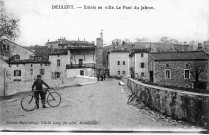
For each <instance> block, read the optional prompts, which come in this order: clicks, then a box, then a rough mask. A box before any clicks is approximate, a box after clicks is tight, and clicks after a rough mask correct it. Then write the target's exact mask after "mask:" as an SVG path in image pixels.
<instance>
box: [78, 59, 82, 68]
mask: <svg viewBox="0 0 209 135" xmlns="http://www.w3.org/2000/svg"><path fill="white" fill-rule="evenodd" d="M82 66H83V59H79V67H82Z"/></svg>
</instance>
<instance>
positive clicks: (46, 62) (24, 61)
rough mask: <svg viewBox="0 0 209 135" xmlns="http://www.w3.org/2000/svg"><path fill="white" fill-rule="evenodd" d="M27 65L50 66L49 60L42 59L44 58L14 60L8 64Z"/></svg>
mask: <svg viewBox="0 0 209 135" xmlns="http://www.w3.org/2000/svg"><path fill="white" fill-rule="evenodd" d="M27 63H37V64H39V63H40V64H42V63H44V64H50V62H49V61H48V59H42V58H32V59H24V60H13V61H10V62H8V64H27Z"/></svg>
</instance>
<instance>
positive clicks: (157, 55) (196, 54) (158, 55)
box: [149, 51, 209, 61]
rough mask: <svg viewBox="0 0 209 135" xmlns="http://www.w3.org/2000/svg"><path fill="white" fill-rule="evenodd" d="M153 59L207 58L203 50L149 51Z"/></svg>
mask: <svg viewBox="0 0 209 135" xmlns="http://www.w3.org/2000/svg"><path fill="white" fill-rule="evenodd" d="M149 56H150V57H151V58H152V59H153V60H154V61H177V60H208V58H209V57H208V56H207V54H206V53H205V52H203V51H187V52H154V53H149Z"/></svg>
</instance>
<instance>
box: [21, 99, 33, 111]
mask: <svg viewBox="0 0 209 135" xmlns="http://www.w3.org/2000/svg"><path fill="white" fill-rule="evenodd" d="M21 107H22V109H23V110H25V111H33V110H34V109H35V108H36V100H35V97H34V96H31V95H30V96H26V97H24V98H23V99H22V100H21Z"/></svg>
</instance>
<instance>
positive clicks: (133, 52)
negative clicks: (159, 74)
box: [130, 48, 150, 56]
mask: <svg viewBox="0 0 209 135" xmlns="http://www.w3.org/2000/svg"><path fill="white" fill-rule="evenodd" d="M149 51H150V50H149V49H148V48H146V49H144V48H143V49H133V50H132V52H130V56H133V55H134V54H135V53H148V52H149Z"/></svg>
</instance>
